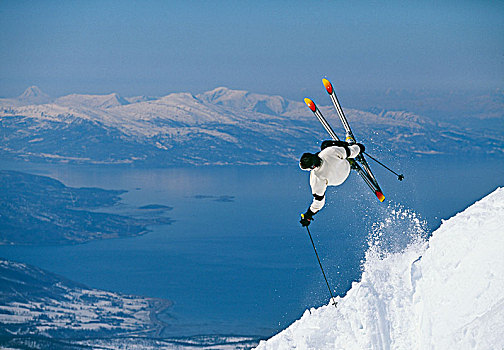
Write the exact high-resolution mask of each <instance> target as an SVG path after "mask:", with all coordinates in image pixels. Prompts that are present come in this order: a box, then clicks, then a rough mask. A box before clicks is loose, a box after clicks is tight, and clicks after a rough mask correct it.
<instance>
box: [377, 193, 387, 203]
mask: <svg viewBox="0 0 504 350" xmlns="http://www.w3.org/2000/svg"><path fill="white" fill-rule="evenodd" d="M375 194H376V197H378V200H379V201H380V202H383V201H384V200H385V196H384V195H383V193H381V192H380V191H376V192H375Z"/></svg>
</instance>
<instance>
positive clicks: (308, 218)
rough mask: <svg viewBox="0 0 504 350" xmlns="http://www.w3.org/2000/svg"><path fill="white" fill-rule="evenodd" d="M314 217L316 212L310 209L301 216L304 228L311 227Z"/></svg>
mask: <svg viewBox="0 0 504 350" xmlns="http://www.w3.org/2000/svg"><path fill="white" fill-rule="evenodd" d="M313 215H315V213H314V212H312V211H311V210H310V209H309V208H308V210H307V211H306V213H304V214H301V220H299V222H300V223H301V225H302V226H303V227H307V226H309V225H310V223H311V221H312V220H313Z"/></svg>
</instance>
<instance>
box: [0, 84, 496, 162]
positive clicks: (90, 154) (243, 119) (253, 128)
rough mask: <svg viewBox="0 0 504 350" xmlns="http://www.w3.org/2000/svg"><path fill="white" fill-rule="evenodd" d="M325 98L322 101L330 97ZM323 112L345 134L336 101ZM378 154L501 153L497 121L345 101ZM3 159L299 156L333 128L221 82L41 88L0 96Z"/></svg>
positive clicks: (358, 131)
mask: <svg viewBox="0 0 504 350" xmlns="http://www.w3.org/2000/svg"><path fill="white" fill-rule="evenodd" d="M329 101H330V100H329V97H328V98H327V101H326V102H329ZM319 107H320V110H321V111H322V113H323V114H324V115H325V116H326V118H327V119H328V121H329V122H330V123H331V124H332V125H333V129H335V131H336V133H337V134H339V135H340V136H341V137H344V135H343V128H342V127H341V123H340V122H339V120H338V118H337V117H336V114H335V112H334V110H333V108H332V107H331V106H324V105H320V106H319ZM345 113H346V115H347V118H348V120H349V122H350V124H351V126H352V128H353V131H354V134H355V135H356V137H357V138H358V140H359V141H361V142H363V143H365V144H366V146H367V149H368V151H369V153H371V152H372V153H373V154H376V155H378V156H382V155H384V154H385V155H387V156H390V157H392V156H396V155H402V156H406V155H411V154H414V155H432V154H458V153H461V152H470V154H473V155H477V156H484V155H502V154H503V150H504V133H503V130H501V129H499V128H487V129H482V128H478V123H475V125H474V127H472V128H467V127H463V126H457V125H455V124H453V123H447V122H446V121H444V122H442V121H439V120H434V119H431V118H428V117H425V116H421V115H417V114H415V113H411V112H407V111H390V110H385V109H381V108H374V109H369V110H367V111H362V110H355V109H345ZM0 125H1V140H2V142H1V145H0V157H1V158H2V159H10V160H12V159H18V160H19V159H23V160H31V161H49V162H70V163H83V164H134V165H139V166H156V167H160V166H161V167H163V166H174V165H225V164H250V165H260V164H263V165H267V164H293V163H294V164H295V163H296V162H297V159H298V157H299V155H300V154H301V153H303V152H305V151H316V150H317V147H318V144H319V143H320V141H321V140H323V139H326V138H327V135H326V134H325V131H324V130H323V128H322V127H321V126H320V125H319V123H318V122H317V120H316V119H315V118H314V116H313V115H312V114H311V112H310V111H309V110H308V108H307V107H306V106H305V105H304V103H302V102H298V101H292V100H288V99H285V98H283V97H281V96H271V95H264V94H257V93H251V92H247V91H240V90H231V89H228V88H225V87H219V88H216V89H214V90H212V91H208V92H204V93H201V94H197V95H193V94H191V93H187V92H185V93H173V94H169V95H167V96H163V97H159V98H153V97H146V96H138V97H131V98H124V97H121V96H120V95H118V94H117V93H112V94H107V95H83V94H71V95H67V96H63V97H59V98H55V99H51V98H50V97H49V96H48V95H47V94H45V93H43V92H42V91H41V90H40V89H39V88H37V87H34V86H32V87H30V88H28V89H27V90H26V91H25V92H24V93H23V94H22V95H21V96H19V97H18V98H15V99H0Z"/></svg>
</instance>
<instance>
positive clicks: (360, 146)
mask: <svg viewBox="0 0 504 350" xmlns="http://www.w3.org/2000/svg"><path fill="white" fill-rule="evenodd" d="M356 145H357V146H359V149H360V151H359V154H362V153H364V152H365V151H366V147H364V145H363V144H362V143H356Z"/></svg>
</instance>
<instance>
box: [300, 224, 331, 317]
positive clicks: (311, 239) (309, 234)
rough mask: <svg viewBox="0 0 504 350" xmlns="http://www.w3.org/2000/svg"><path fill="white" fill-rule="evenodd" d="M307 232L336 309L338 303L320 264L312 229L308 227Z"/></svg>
mask: <svg viewBox="0 0 504 350" xmlns="http://www.w3.org/2000/svg"><path fill="white" fill-rule="evenodd" d="M306 231H308V236H310V241H311V244H312V246H313V250H314V251H315V255H316V256H317V260H318V263H319V265H320V270H321V271H322V275H324V279H325V283H326V284H327V288H328V289H329V293H330V294H331V298H332V301H333V304H334V307H336V308H337V307H338V306H337V305H338V303H337V302H336V300H334V295H333V293H332V290H331V287H330V286H329V282H327V277H326V274H325V272H324V268H323V267H322V263H321V262H320V258H319V256H318V253H317V248H315V243H313V238H312V235H311V233H310V229H309V228H308V226H306Z"/></svg>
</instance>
